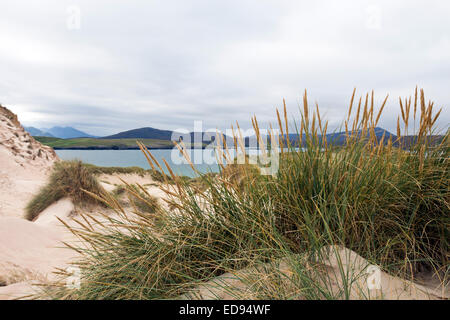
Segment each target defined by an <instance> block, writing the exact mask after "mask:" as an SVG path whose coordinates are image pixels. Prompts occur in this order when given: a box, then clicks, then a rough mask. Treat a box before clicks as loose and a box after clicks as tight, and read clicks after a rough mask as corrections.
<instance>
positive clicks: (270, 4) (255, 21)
mask: <svg viewBox="0 0 450 320" xmlns="http://www.w3.org/2000/svg"><path fill="white" fill-rule="evenodd" d="M449 16H450V3H449V2H446V1H395V2H393V1H365V0H363V1H339V2H337V1H314V2H311V1H308V2H307V1H287V0H284V1H275V0H273V1H272V0H257V1H256V0H240V1H235V0H232V1H226V2H225V1H220V2H219V1H214V2H213V1H210V0H209V1H208V0H193V1H181V0H180V1H174V0H166V1H160V0H152V1H145V2H142V1H138V0H129V1H126V2H123V1H117V0H116V1H106V0H96V1H95V2H94V1H87V0H83V1H81V0H80V1H77V0H72V1H65V0H58V1H56V0H53V1H50V0H45V1H39V3H37V2H36V1H24V0H16V1H14V2H11V1H8V2H6V1H3V2H1V3H0V43H1V45H0V65H1V66H2V69H1V70H2V77H1V79H0V103H2V105H4V106H6V107H8V108H10V109H11V110H12V111H13V112H15V113H17V114H18V116H19V120H20V121H21V122H22V123H23V124H24V125H26V126H34V127H39V128H42V127H52V126H73V127H75V128H77V129H79V130H82V131H85V132H87V133H90V134H93V135H96V136H102V135H109V134H114V133H117V132H119V131H125V130H129V129H135V128H140V127H154V128H159V129H169V130H175V129H179V128H186V129H188V130H190V129H192V128H193V125H194V121H196V120H202V121H203V124H204V129H207V128H219V129H226V128H228V127H229V126H230V125H231V124H232V123H233V122H234V121H236V120H238V121H239V122H240V124H241V125H242V126H243V127H249V126H250V125H251V122H250V118H251V117H252V116H253V115H256V116H257V117H258V119H259V121H260V122H261V123H263V124H267V123H268V122H271V123H276V115H275V107H280V106H281V105H282V99H283V98H285V99H286V102H287V106H288V111H289V114H290V116H291V117H296V118H298V108H299V104H300V102H301V98H302V94H303V91H304V90H305V89H307V90H308V96H309V98H310V102H311V104H312V103H314V102H316V101H317V102H318V104H319V107H320V109H321V112H322V114H323V116H324V117H326V118H327V119H328V120H329V121H330V128H331V129H334V128H336V127H337V126H339V125H340V124H341V123H342V120H343V118H344V117H345V112H346V110H347V107H348V102H349V100H350V96H351V93H352V91H353V88H354V87H356V88H357V94H358V96H359V95H362V94H365V93H366V92H368V91H370V90H372V89H373V90H375V97H376V101H377V102H378V104H380V103H381V101H382V100H384V97H385V96H386V94H388V93H389V94H390V98H389V102H388V104H387V107H386V110H385V112H384V116H383V118H382V119H381V121H380V124H379V126H381V127H383V128H385V129H387V130H389V131H391V132H394V133H395V127H396V125H395V124H396V119H397V115H398V111H399V108H398V97H399V96H401V97H406V96H410V95H412V94H413V93H414V88H415V87H416V85H417V86H419V88H424V90H425V94H426V98H427V99H431V100H433V101H434V102H435V107H436V110H437V109H438V108H441V107H443V108H444V110H443V112H442V114H441V119H440V122H439V127H440V128H441V129H443V130H446V129H447V128H448V124H449V123H450V115H449V113H448V111H447V110H448V106H449V105H450V90H449V84H450V81H449V79H450V77H449V76H450V54H449V52H450V22H449V19H448V17H449Z"/></svg>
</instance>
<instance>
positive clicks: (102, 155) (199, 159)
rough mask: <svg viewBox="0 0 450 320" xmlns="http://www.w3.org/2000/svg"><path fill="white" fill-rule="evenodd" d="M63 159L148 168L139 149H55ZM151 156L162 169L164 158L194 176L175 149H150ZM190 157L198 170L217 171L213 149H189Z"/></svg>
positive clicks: (103, 165)
mask: <svg viewBox="0 0 450 320" xmlns="http://www.w3.org/2000/svg"><path fill="white" fill-rule="evenodd" d="M55 151H56V153H57V154H58V156H59V157H60V158H61V159H63V160H74V159H77V160H81V161H83V162H85V163H90V164H94V165H96V166H102V167H133V166H137V167H141V168H145V169H150V166H149V164H148V163H147V159H146V158H145V156H144V154H143V153H142V152H141V151H140V150H55ZM151 153H152V154H153V156H154V157H155V158H156V159H157V160H158V162H159V163H160V164H161V166H162V167H163V168H164V171H166V172H167V169H166V168H165V166H164V162H163V161H162V160H163V159H165V160H166V161H167V163H168V164H169V165H170V166H171V168H172V170H173V171H174V172H175V173H176V174H178V175H183V176H190V177H193V176H195V173H194V171H193V170H192V168H191V167H190V166H189V164H187V163H186V161H184V159H183V158H182V157H181V156H180V155H179V152H178V151H177V150H151ZM190 157H191V159H192V160H193V162H194V163H196V164H195V167H196V169H197V170H199V171H200V172H203V173H206V172H218V171H219V167H218V165H217V164H216V163H215V156H214V150H212V149H210V150H207V149H205V150H190Z"/></svg>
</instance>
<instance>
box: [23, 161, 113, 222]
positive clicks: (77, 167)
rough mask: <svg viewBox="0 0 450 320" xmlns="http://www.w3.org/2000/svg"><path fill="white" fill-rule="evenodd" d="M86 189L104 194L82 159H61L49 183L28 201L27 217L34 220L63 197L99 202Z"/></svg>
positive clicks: (83, 201) (77, 200) (54, 168)
mask: <svg viewBox="0 0 450 320" xmlns="http://www.w3.org/2000/svg"><path fill="white" fill-rule="evenodd" d="M84 190H87V191H90V192H92V193H95V194H104V193H105V190H104V189H103V188H102V187H101V186H100V184H99V182H98V181H97V179H96V178H95V176H94V175H93V174H92V173H91V172H90V171H89V170H88V169H87V168H86V167H85V166H84V165H83V163H81V161H60V162H57V163H55V165H54V167H53V171H52V173H51V175H50V178H49V181H48V183H47V184H46V185H45V186H44V187H43V188H41V190H39V192H38V194H37V195H35V196H34V197H33V199H32V200H31V201H30V202H29V203H28V205H27V207H26V215H25V218H26V219H27V220H34V219H35V218H36V217H37V216H38V215H39V213H41V212H42V211H43V210H45V209H46V208H47V207H49V206H50V205H51V204H53V203H54V202H56V201H58V200H59V199H61V198H64V197H69V198H71V199H72V200H73V201H74V202H75V203H77V204H81V203H94V204H99V203H102V202H99V201H98V200H96V199H94V198H92V197H91V196H89V195H88V194H86V192H85V191H84Z"/></svg>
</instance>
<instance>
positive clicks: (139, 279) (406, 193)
mask: <svg viewBox="0 0 450 320" xmlns="http://www.w3.org/2000/svg"><path fill="white" fill-rule="evenodd" d="M386 100H387V98H386ZM386 100H385V101H384V103H383V105H382V106H381V107H380V108H379V109H378V110H376V108H375V106H374V102H373V101H374V98H373V93H372V96H370V95H369V94H368V95H366V96H365V99H362V98H361V99H359V103H357V104H355V105H354V101H355V93H353V96H352V99H351V103H350V107H349V112H348V116H347V117H346V119H345V120H344V124H343V125H344V126H345V129H346V131H347V132H348V135H347V137H346V140H347V143H346V144H345V145H344V146H342V147H339V148H334V147H333V146H332V145H329V143H328V142H327V141H326V140H325V139H324V140H321V139H319V138H318V137H319V136H320V135H324V134H326V132H327V127H328V123H327V122H325V121H324V119H322V118H321V115H320V112H319V108H318V107H316V108H315V110H310V108H309V105H308V101H307V97H306V92H305V96H304V101H303V103H304V109H303V110H302V111H301V117H300V120H299V123H297V128H299V130H298V132H297V134H298V139H299V140H300V141H301V140H302V139H306V140H305V141H304V142H305V143H306V148H305V149H304V150H298V149H296V148H295V147H294V146H293V145H291V143H290V141H289V139H287V141H283V139H279V140H278V141H279V143H280V144H281V146H280V147H281V149H280V150H281V154H280V165H279V169H278V171H277V173H276V174H274V175H272V176H266V175H260V174H258V173H256V172H255V171H254V167H253V166H250V165H247V164H244V165H239V164H233V165H230V166H228V167H227V166H224V165H221V173H220V175H217V176H214V175H208V174H205V175H202V174H199V178H197V179H196V180H195V181H196V183H197V184H198V183H201V185H202V186H206V187H203V188H199V187H198V186H197V185H195V184H192V183H191V182H192V180H189V181H187V180H184V179H181V178H180V177H177V176H175V175H173V174H171V176H170V178H171V179H172V180H173V181H174V185H172V186H168V185H162V186H161V188H162V190H164V191H165V192H166V193H167V195H168V197H169V199H171V200H172V204H173V206H172V208H174V211H173V212H171V213H169V212H164V211H163V210H161V209H159V210H158V214H157V216H158V223H155V215H139V217H138V218H136V217H134V216H133V217H130V216H127V215H126V214H124V210H123V208H122V207H121V205H120V204H119V203H117V202H115V201H114V200H113V199H112V198H108V197H106V198H105V199H104V200H105V201H106V202H108V203H110V206H111V207H113V208H114V210H116V211H117V212H118V213H119V214H120V216H121V218H120V219H116V218H111V219H110V221H109V223H105V224H104V228H102V229H101V230H92V229H89V228H80V229H72V231H73V232H75V233H79V234H82V236H83V239H86V240H87V242H88V244H89V246H88V247H87V248H79V249H78V250H80V251H81V252H82V253H83V258H82V259H81V261H79V262H78V263H77V265H78V266H79V267H80V268H81V270H82V284H81V288H80V289H79V290H67V289H65V288H60V289H55V288H52V290H51V291H50V293H51V294H53V296H54V297H58V298H68V299H166V298H177V297H180V295H182V294H186V293H187V292H189V290H191V289H192V288H195V287H196V286H198V284H199V283H204V282H205V281H207V280H210V279H212V278H214V277H217V276H219V275H223V274H225V273H226V272H232V271H235V270H240V269H244V268H247V269H248V268H252V267H257V266H261V264H264V265H266V266H271V265H274V264H275V263H276V262H277V261H280V259H286V258H287V261H288V264H289V268H290V270H291V273H290V276H287V275H286V274H282V273H280V272H277V271H276V270H279V269H276V268H275V269H276V270H275V269H273V268H272V269H271V270H272V271H270V270H269V271H267V272H269V276H264V277H262V276H258V273H255V274H253V280H252V281H253V282H252V285H251V286H250V287H249V290H250V291H252V295H250V296H251V297H252V298H266V299H268V298H270V299H294V298H308V299H348V298H350V294H351V284H352V282H353V281H354V278H353V277H354V275H350V274H348V273H345V272H344V271H343V270H344V268H342V271H341V273H342V276H343V278H345V281H344V282H343V286H342V287H340V288H339V290H337V291H336V290H331V289H330V286H329V284H330V282H331V280H330V279H323V278H321V277H322V274H321V273H320V268H319V267H318V266H319V265H320V262H321V259H323V257H322V255H321V254H320V253H321V252H322V251H321V250H322V249H323V248H324V247H328V246H330V245H338V246H343V247H346V248H349V249H351V250H354V251H355V252H356V253H358V254H359V255H361V256H362V257H364V258H366V259H368V260H369V261H370V262H371V263H373V264H376V265H378V266H380V267H381V268H382V269H383V270H384V271H387V272H389V273H390V274H392V275H396V276H400V277H403V278H408V279H414V278H415V277H416V276H417V275H418V273H420V272H422V271H429V272H434V273H436V274H438V275H439V276H440V280H441V281H442V282H443V283H448V279H449V271H450V270H449V264H448V253H449V243H448V241H449V239H450V237H449V236H450V234H449V230H450V229H449V227H450V219H449V214H448V213H449V199H450V191H449V190H450V189H449V178H450V174H449V163H448V158H449V150H450V149H449V147H448V143H449V141H448V138H449V133H448V132H447V133H446V134H445V135H444V137H443V139H442V141H441V142H440V144H439V145H433V146H432V147H430V145H429V143H428V142H429V139H427V137H428V136H430V135H431V134H433V128H434V124H435V123H436V119H437V118H438V116H439V113H440V111H439V112H438V113H434V112H433V104H432V103H431V102H430V103H426V102H425V96H424V93H423V91H420V92H418V91H417V89H416V93H415V96H414V98H412V99H411V98H409V99H406V100H400V101H401V104H400V111H401V116H400V117H399V119H398V129H397V136H396V139H399V140H398V141H392V137H390V138H387V137H383V138H381V140H380V139H377V138H376V137H375V134H374V128H376V126H377V123H378V122H379V120H380V117H381V114H382V111H383V108H384V106H385V103H386ZM277 115H278V124H279V129H280V130H281V133H282V134H283V135H284V134H287V136H288V137H289V129H290V128H289V127H288V126H287V123H288V119H287V114H286V107H285V108H284V119H283V118H282V117H281V116H280V114H279V112H278V110H277ZM253 120H254V121H253V124H254V127H255V130H256V131H257V134H258V131H259V129H258V128H259V127H258V122H257V121H256V119H253ZM411 128H414V130H415V132H414V134H416V135H417V139H415V141H414V144H408V146H406V147H405V146H404V148H398V147H395V145H396V144H398V143H399V142H401V141H402V140H400V139H401V137H402V136H406V135H409V134H411V132H410V129H411ZM359 132H362V134H359ZM291 133H292V132H291ZM385 138H386V139H387V143H385V142H386V141H385V140H384V139H385ZM237 140H239V139H237ZM302 142H303V141H301V143H302ZM274 143H276V139H272V144H274ZM239 144H240V145H244V141H240V142H239ZM235 147H236V152H237V151H238V148H237V144H235ZM141 148H142V150H143V152H144V154H145V156H146V157H147V159H148V160H149V163H150V165H151V166H152V168H157V167H159V168H161V165H160V164H159V163H158V162H157V161H156V159H155V158H154V157H153V156H152V155H151V152H150V151H148V150H146V148H145V147H144V146H143V145H141ZM406 148H407V150H405V149H406ZM180 150H181V151H182V146H180ZM219 154H220V155H222V156H223V157H224V158H227V152H226V150H225V152H222V153H220V150H219ZM227 163H232V161H231V159H227ZM193 167H194V166H193ZM170 172H171V171H170ZM163 175H164V174H163ZM168 178H169V177H165V176H164V179H168ZM86 219H89V217H86ZM118 226H120V228H118ZM340 263H341V262H340ZM269 269H270V268H269ZM267 272H266V274H267ZM318 279H320V281H318ZM223 290H230V288H226V287H224V288H223ZM234 294H235V296H236V297H237V298H242V297H249V295H245V296H243V295H240V293H234ZM246 294H248V291H247V292H246Z"/></svg>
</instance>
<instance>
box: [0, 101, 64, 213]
mask: <svg viewBox="0 0 450 320" xmlns="http://www.w3.org/2000/svg"><path fill="white" fill-rule="evenodd" d="M55 161H58V156H57V155H56V153H55V151H54V150H53V149H52V148H50V147H47V146H44V145H42V144H41V143H40V142H38V141H36V140H35V139H34V138H33V137H32V136H31V135H30V134H29V133H28V132H26V131H25V129H24V128H23V127H22V125H21V124H20V122H19V120H18V118H17V115H16V114H14V113H13V112H11V111H10V110H8V109H7V108H5V107H3V106H1V105H0V217H2V216H8V217H21V216H22V214H23V209H24V207H25V205H26V203H27V202H28V201H29V200H30V199H31V197H32V195H33V194H34V193H35V192H36V191H37V190H38V189H39V188H40V187H41V186H42V185H43V184H44V183H45V180H46V177H47V174H48V173H49V171H50V169H51V167H52V166H53V163H54V162H55ZM18 194H20V197H19V198H18V197H17V195H18Z"/></svg>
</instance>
